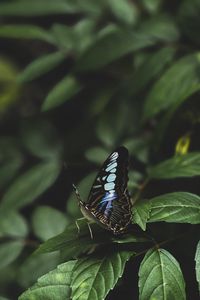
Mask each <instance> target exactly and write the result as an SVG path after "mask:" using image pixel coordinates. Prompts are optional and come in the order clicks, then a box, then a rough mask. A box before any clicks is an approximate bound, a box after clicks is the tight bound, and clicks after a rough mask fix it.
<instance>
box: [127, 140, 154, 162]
mask: <svg viewBox="0 0 200 300" xmlns="http://www.w3.org/2000/svg"><path fill="white" fill-rule="evenodd" d="M123 145H124V146H125V147H127V149H128V150H129V153H130V155H133V157H137V159H139V160H141V161H142V162H147V160H148V150H149V149H148V146H149V145H148V140H147V139H145V138H144V137H143V138H132V139H128V140H125V141H124V142H123Z"/></svg>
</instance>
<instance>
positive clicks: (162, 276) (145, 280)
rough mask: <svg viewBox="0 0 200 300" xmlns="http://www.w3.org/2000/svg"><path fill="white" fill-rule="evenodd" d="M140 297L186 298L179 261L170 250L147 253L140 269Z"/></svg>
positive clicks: (144, 298)
mask: <svg viewBox="0 0 200 300" xmlns="http://www.w3.org/2000/svg"><path fill="white" fill-rule="evenodd" d="M139 299H140V300H149V299H152V300H153V299H159V300H162V299H163V300H172V299H174V300H176V299H179V300H184V299H186V295H185V283H184V278H183V275H182V272H181V269H180V266H179V263H178V262H177V261H176V259H175V258H174V257H173V256H172V255H171V254H170V253H169V252H168V251H166V250H164V249H156V250H149V251H148V252H147V254H146V255H145V257H144V259H143V261H142V263H141V266H140V270H139Z"/></svg>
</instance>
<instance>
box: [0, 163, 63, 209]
mask: <svg viewBox="0 0 200 300" xmlns="http://www.w3.org/2000/svg"><path fill="white" fill-rule="evenodd" d="M59 172H60V162H58V161H51V162H48V163H41V164H39V165H37V166H34V167H33V168H31V169H30V170H28V171H27V172H26V173H24V174H23V175H21V176H20V177H18V178H17V179H16V181H14V182H13V184H12V185H11V186H10V187H9V189H8V190H7V192H6V193H5V195H4V196H3V198H2V201H1V204H0V214H4V213H8V212H9V211H10V210H15V209H19V208H21V207H23V206H25V205H27V204H30V203H31V202H32V201H33V200H35V199H36V198H37V197H38V196H39V195H41V194H42V193H43V192H44V191H45V190H46V189H48V188H49V187H50V186H51V185H52V184H53V183H54V181H55V180H56V178H57V177H58V174H59Z"/></svg>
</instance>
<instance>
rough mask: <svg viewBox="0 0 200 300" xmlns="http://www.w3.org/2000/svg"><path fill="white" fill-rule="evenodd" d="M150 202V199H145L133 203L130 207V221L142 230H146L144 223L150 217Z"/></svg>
mask: <svg viewBox="0 0 200 300" xmlns="http://www.w3.org/2000/svg"><path fill="white" fill-rule="evenodd" d="M150 212H151V203H150V201H145V202H144V203H139V205H133V207H132V223H133V224H138V225H139V226H140V227H141V228H142V230H144V231H145V230H146V223H147V221H148V219H149V218H150Z"/></svg>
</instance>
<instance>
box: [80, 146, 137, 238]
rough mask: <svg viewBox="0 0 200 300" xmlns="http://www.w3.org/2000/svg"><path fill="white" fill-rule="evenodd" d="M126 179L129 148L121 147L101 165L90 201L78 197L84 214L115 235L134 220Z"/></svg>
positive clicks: (123, 230)
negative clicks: (132, 218)
mask: <svg viewBox="0 0 200 300" xmlns="http://www.w3.org/2000/svg"><path fill="white" fill-rule="evenodd" d="M127 182H128V150H127V149H126V148H125V147H120V148H118V149H116V150H115V151H114V152H113V153H111V154H110V156H109V157H108V158H107V159H106V161H105V162H104V164H103V165H102V167H101V169H100V171H99V173H98V175H97V177H96V179H95V181H94V184H93V185H92V188H91V191H90V194H89V197H88V201H87V202H83V201H82V200H79V206H80V209H81V211H82V213H83V215H84V216H85V217H86V218H87V219H89V220H92V221H95V222H97V223H98V224H99V225H101V226H102V227H104V228H105V229H107V230H110V231H112V232H113V233H114V234H121V233H123V232H125V231H126V230H127V227H128V225H129V224H130V220H131V201H130V195H129V193H128V190H127Z"/></svg>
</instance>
